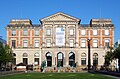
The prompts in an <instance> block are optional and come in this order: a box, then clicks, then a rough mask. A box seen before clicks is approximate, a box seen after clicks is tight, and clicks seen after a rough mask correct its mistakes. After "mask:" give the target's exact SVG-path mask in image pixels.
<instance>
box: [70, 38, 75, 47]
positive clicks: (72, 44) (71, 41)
mask: <svg viewBox="0 0 120 79" xmlns="http://www.w3.org/2000/svg"><path fill="white" fill-rule="evenodd" d="M73 46H74V40H72V39H70V47H73Z"/></svg>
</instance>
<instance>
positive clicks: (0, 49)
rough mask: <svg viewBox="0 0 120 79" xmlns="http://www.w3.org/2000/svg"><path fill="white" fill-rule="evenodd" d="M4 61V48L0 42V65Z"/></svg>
mask: <svg viewBox="0 0 120 79" xmlns="http://www.w3.org/2000/svg"><path fill="white" fill-rule="evenodd" d="M4 61H5V50H4V47H3V44H2V43H1V42H0V67H1V66H2V64H3V62H4Z"/></svg>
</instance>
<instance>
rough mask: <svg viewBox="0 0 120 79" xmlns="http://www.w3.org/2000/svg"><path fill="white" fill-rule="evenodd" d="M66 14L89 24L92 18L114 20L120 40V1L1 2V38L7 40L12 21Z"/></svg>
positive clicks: (41, 0) (33, 0)
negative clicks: (60, 13)
mask: <svg viewBox="0 0 120 79" xmlns="http://www.w3.org/2000/svg"><path fill="white" fill-rule="evenodd" d="M57 12H64V13H66V14H69V15H72V16H74V17H77V18H79V19H81V24H89V23H90V20H91V19H92V18H108V19H112V23H113V24H114V25H115V34H114V35H115V41H114V42H116V41H117V40H118V39H120V35H119V33H120V0H0V36H2V38H3V39H5V40H6V29H5V28H6V26H7V25H8V24H9V22H10V20H11V19H31V20H32V23H33V24H40V22H39V20H40V19H42V18H45V17H47V16H50V15H52V14H55V13H57Z"/></svg>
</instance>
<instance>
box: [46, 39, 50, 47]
mask: <svg viewBox="0 0 120 79" xmlns="http://www.w3.org/2000/svg"><path fill="white" fill-rule="evenodd" d="M46 45H47V47H50V46H51V40H50V39H47V40H46Z"/></svg>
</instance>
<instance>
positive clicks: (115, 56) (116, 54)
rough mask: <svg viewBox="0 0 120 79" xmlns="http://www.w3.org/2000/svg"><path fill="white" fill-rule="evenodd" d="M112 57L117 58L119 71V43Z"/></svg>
mask: <svg viewBox="0 0 120 79" xmlns="http://www.w3.org/2000/svg"><path fill="white" fill-rule="evenodd" d="M114 58H115V59H118V65H119V71H120V44H119V45H118V47H117V48H116V49H115V50H114Z"/></svg>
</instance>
